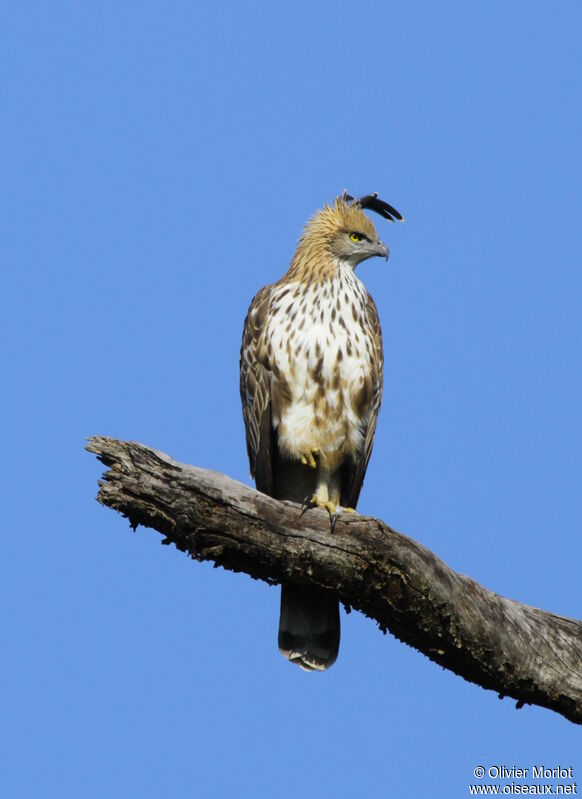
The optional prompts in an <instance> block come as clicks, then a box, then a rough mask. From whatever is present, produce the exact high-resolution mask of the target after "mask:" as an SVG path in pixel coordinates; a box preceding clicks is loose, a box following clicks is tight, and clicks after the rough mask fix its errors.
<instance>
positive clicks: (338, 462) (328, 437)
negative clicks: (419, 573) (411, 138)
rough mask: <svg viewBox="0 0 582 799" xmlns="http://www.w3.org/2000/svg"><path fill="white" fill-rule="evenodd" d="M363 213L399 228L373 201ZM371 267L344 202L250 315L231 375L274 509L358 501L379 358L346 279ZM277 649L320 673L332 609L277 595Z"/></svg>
mask: <svg viewBox="0 0 582 799" xmlns="http://www.w3.org/2000/svg"><path fill="white" fill-rule="evenodd" d="M366 203H367V206H368V207H370V208H371V209H372V210H376V211H378V213H382V215H384V216H385V217H386V218H391V217H392V216H395V218H401V217H400V215H399V214H398V212H397V211H395V209H393V208H391V206H388V205H387V204H386V203H383V201H381V200H378V199H377V198H376V196H375V195H368V196H367V197H366V198H362V204H364V205H366ZM374 205H375V206H376V207H373V206H374ZM380 206H381V207H382V208H386V209H390V210H389V211H385V212H383V211H381V210H379V208H380ZM387 214H388V216H387ZM373 255H382V256H385V257H386V258H387V257H388V250H387V248H386V247H385V245H384V244H382V242H380V241H379V239H378V234H377V233H376V229H375V227H374V225H373V223H372V221H371V220H370V219H369V217H367V216H366V214H365V213H363V210H362V207H361V204H360V202H359V201H357V200H356V201H353V200H352V199H351V198H350V197H349V195H347V194H346V193H344V195H342V196H341V197H338V198H337V199H336V200H335V202H334V204H333V205H331V206H324V208H322V209H321V210H320V211H318V212H317V213H316V214H315V216H314V217H313V218H312V219H311V220H310V221H309V222H308V223H307V225H306V227H305V229H304V232H303V234H302V236H301V238H300V241H299V244H298V246H297V249H296V252H295V254H294V256H293V258H292V260H291V264H290V266H289V269H288V270H287V272H286V273H285V275H283V277H282V278H281V279H280V280H279V281H278V282H277V283H273V284H272V285H269V286H265V287H264V288H262V289H261V290H260V291H259V292H258V293H257V294H256V296H255V297H254V299H253V301H252V303H251V306H250V308H249V311H248V314H247V318H246V320H245V325H244V331H243V341H242V348H241V363H240V365H241V383H240V387H241V399H242V405H243V416H244V422H245V430H246V440H247V449H248V454H249V461H250V467H251V474H252V475H253V476H254V478H255V481H256V485H257V488H258V489H259V490H260V491H263V492H265V493H267V494H269V495H271V496H274V497H276V498H278V499H291V500H294V501H296V502H302V501H303V500H304V499H305V497H307V496H311V495H314V496H315V497H317V504H323V503H332V504H333V505H341V506H344V507H351V508H355V506H356V503H357V501H358V497H359V494H360V490H361V487H362V483H363V480H364V475H365V472H366V467H367V465H368V461H369V459H370V454H371V451H372V442H373V438H374V432H375V429H376V421H377V417H378V410H379V407H380V401H381V396H382V379H383V356H382V333H381V329H380V323H379V320H378V313H377V310H376V306H375V304H374V301H373V299H372V297H371V296H370V295H369V294H368V292H367V291H366V289H365V288H364V286H363V284H362V283H361V282H360V281H359V280H358V279H357V277H356V276H355V273H354V269H355V267H356V266H357V264H358V263H359V262H361V261H362V260H365V259H366V258H369V257H371V256H373ZM310 464H311V465H310ZM299 617H300V618H299ZM298 619H299V621H298ZM288 628H290V629H288ZM282 636H283V639H285V642H286V643H283V644H282V643H281V642H282ZM291 639H292V640H291ZM289 640H291V643H289ZM279 643H280V648H281V649H282V651H283V652H284V654H286V656H287V657H289V658H290V659H291V660H293V661H294V662H297V663H298V664H299V665H300V666H302V667H303V668H306V669H313V668H315V669H324V668H327V667H328V666H329V665H331V664H332V663H333V662H334V660H335V657H336V655H337V647H338V645H339V612H338V603H337V600H336V599H335V598H334V597H330V596H329V595H327V594H322V592H317V591H314V590H313V589H309V590H307V589H306V588H304V587H297V586H294V587H291V586H284V587H283V595H282V610H281V626H280V636H279Z"/></svg>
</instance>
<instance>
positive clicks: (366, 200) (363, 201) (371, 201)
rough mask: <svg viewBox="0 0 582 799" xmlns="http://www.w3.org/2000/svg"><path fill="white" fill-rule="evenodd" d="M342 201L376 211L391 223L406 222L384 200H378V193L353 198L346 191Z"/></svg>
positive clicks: (345, 190)
mask: <svg viewBox="0 0 582 799" xmlns="http://www.w3.org/2000/svg"><path fill="white" fill-rule="evenodd" d="M341 199H342V200H343V201H344V202H345V203H346V205H359V206H360V208H362V209H363V208H369V209H370V211H375V213H377V214H380V216H383V217H384V219H388V220H390V222H395V221H396V220H398V221H399V222H404V217H403V216H402V214H401V213H400V212H399V211H397V210H396V208H393V207H392V206H391V205H389V204H388V203H387V202H384V200H380V199H379V198H378V193H377V192H374V193H373V194H366V195H365V196H364V197H358V198H355V197H352V195H351V194H348V190H347V189H344V192H343V194H342V195H341Z"/></svg>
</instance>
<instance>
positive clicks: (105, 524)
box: [0, 1, 582, 799]
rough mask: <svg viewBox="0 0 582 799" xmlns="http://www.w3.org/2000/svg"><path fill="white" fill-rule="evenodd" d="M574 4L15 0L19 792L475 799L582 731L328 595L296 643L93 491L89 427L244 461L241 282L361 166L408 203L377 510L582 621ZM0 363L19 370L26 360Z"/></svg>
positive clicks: (1, 197)
mask: <svg viewBox="0 0 582 799" xmlns="http://www.w3.org/2000/svg"><path fill="white" fill-rule="evenodd" d="M581 24H582V12H581V11H580V6H579V4H578V3H575V2H562V3H559V4H553V5H550V4H542V3H525V2H516V3H502V2H490V3H487V4H484V3H464V2H456V1H455V2H448V3H445V4H436V3H429V2H411V3H406V4H401V3H392V2H388V3H379V2H376V3H368V4H349V3H345V2H335V3H331V2H319V3H315V4H310V3H309V4H308V3H305V2H298V3H295V4H292V5H291V7H289V8H287V9H286V10H283V9H281V8H278V7H277V8H276V7H274V6H273V4H267V3H263V4H261V3H254V2H250V3H245V4H235V3H232V2H226V3H218V4H208V3H205V4H197V3H185V2H179V1H178V2H174V3H170V4H167V3H165V4H162V3H152V2H140V3H136V2H121V3H120V2H116V3H112V2H103V3H99V4H93V3H67V2H64V3H57V4H55V3H51V4H48V3H47V4H44V3H36V4H34V3H27V2H20V3H15V2H7V3H4V4H3V7H2V10H1V11H0V37H1V39H2V42H1V48H0V51H1V52H2V57H1V58H2V84H3V87H2V100H1V109H2V112H1V113H2V116H3V119H2V139H3V147H2V157H1V180H2V192H1V193H0V203H1V206H2V207H1V208H0V214H1V218H2V220H3V224H2V234H1V237H0V248H1V249H0V254H1V260H2V264H3V279H2V283H3V289H2V306H3V309H2V315H1V322H0V324H1V325H2V338H1V340H2V348H3V350H4V357H3V360H4V364H5V369H6V372H7V380H6V382H5V385H4V389H3V391H2V400H1V402H2V407H3V413H2V416H3V419H4V447H3V449H4V458H3V459H2V460H3V468H2V472H3V476H2V484H3V488H4V525H3V526H4V537H3V542H4V543H3V547H4V553H3V558H2V566H1V567H0V568H1V570H2V576H1V585H2V589H1V590H2V595H3V601H2V610H1V611H0V612H1V613H2V620H1V623H2V630H3V638H4V645H3V647H2V650H3V652H2V654H1V655H0V668H1V671H2V674H3V685H4V690H3V692H2V693H3V699H2V705H3V708H2V714H1V718H2V722H1V723H2V726H3V727H4V730H3V739H4V742H3V745H2V748H1V755H0V758H1V759H2V760H4V761H5V762H4V763H3V764H2V765H1V768H0V787H1V788H2V795H3V796H7V797H40V796H42V797H44V798H46V797H59V799H62V797H69V796H70V797H81V796H82V797H99V798H100V799H102V797H113V798H115V797H133V796H136V797H138V796H139V797H142V798H146V797H159V796H172V797H173V796H176V797H178V796H179V797H183V796H195V797H204V799H213V798H214V797H231V796H249V797H251V796H252V797H253V798H254V799H261V797H271V796H273V795H275V796H280V797H283V799H286V797H295V796H297V795H313V796H323V797H327V796H329V797H337V799H340V798H343V797H346V798H347V797H354V796H361V795H370V796H373V797H375V796H378V797H384V796H406V795H413V796H424V795H426V796H436V797H440V796H442V797H452V796H465V795H468V794H467V785H468V784H469V783H470V782H474V781H475V780H474V778H472V772H473V769H474V768H475V767H476V766H477V765H480V764H481V765H484V766H485V767H488V766H489V765H492V764H502V765H505V766H507V767H511V766H516V767H531V766H532V765H533V764H544V765H546V766H548V767H552V766H555V765H558V764H561V765H562V766H572V767H573V769H574V776H575V777H578V779H579V781H580V783H582V754H581V752H582V746H581V743H580V730H579V729H578V728H577V727H575V726H574V725H572V724H570V723H569V722H567V721H566V720H564V719H563V718H561V717H559V716H557V715H556V714H553V713H551V712H549V711H547V710H542V709H539V708H532V707H525V708H523V709H522V710H520V711H516V710H515V707H514V702H513V701H511V700H508V699H506V700H503V701H500V700H499V699H498V698H497V696H496V695H495V694H494V693H491V692H485V691H484V690H483V689H481V688H479V687H477V686H474V685H470V684H468V683H466V682H464V681H463V680H462V679H460V678H458V677H456V676H454V675H452V674H451V673H449V672H446V671H443V670H442V669H441V668H439V667H438V666H436V665H435V664H433V663H431V662H430V661H428V660H427V659H426V658H425V657H424V656H423V655H420V654H419V653H417V652H416V651H413V650H412V649H410V648H408V647H406V646H404V645H403V644H401V643H399V642H398V641H395V640H394V639H393V638H392V637H391V636H390V635H386V636H383V635H382V634H381V633H380V632H379V631H378V629H377V628H376V626H375V625H374V624H373V623H372V622H371V621H370V620H367V619H365V618H363V617H362V616H361V615H359V614H357V613H352V614H350V615H349V616H347V617H346V616H345V615H343V617H342V624H343V631H342V636H343V637H342V646H341V651H340V657H339V659H338V662H337V664H336V665H335V666H334V667H333V668H332V669H331V670H330V671H329V672H327V673H326V674H323V675H318V674H305V673H303V672H300V670H299V669H296V668H293V667H292V666H290V665H289V664H288V663H287V662H286V661H285V660H284V659H283V658H281V657H280V656H279V654H278V653H277V646H276V630H277V613H278V601H279V592H278V589H276V588H269V587H267V586H266V585H265V584H262V583H258V582H254V581H251V580H250V579H249V578H248V577H246V576H245V575H232V574H230V573H226V572H224V571H222V570H218V569H216V570H215V569H212V568H211V566H209V565H200V564H196V563H194V562H192V561H189V560H188V559H187V558H186V557H185V556H184V555H183V554H181V553H179V552H177V551H176V550H175V549H173V548H168V547H161V546H160V537H159V535H158V534H156V533H154V532H152V531H150V530H144V529H141V528H140V529H139V530H138V532H137V533H136V534H133V533H132V532H131V531H130V529H129V526H128V524H127V522H126V521H124V520H123V519H121V517H119V516H117V515H115V514H114V513H112V512H111V511H108V510H105V509H103V508H101V507H100V506H98V505H97V503H96V502H95V500H94V496H95V493H96V489H97V479H98V478H99V476H100V473H101V469H100V466H99V464H98V463H97V462H96V460H95V458H94V457H93V456H90V455H88V454H87V453H85V452H84V450H83V447H84V443H85V437H86V436H89V435H91V434H96V433H99V434H105V435H112V436H115V437H118V438H122V439H133V440H138V441H141V442H143V443H146V444H149V445H151V446H154V447H156V448H158V449H161V450H164V451H166V452H168V453H169V454H171V455H172V456H173V457H175V458H178V459H180V460H183V461H186V462H189V463H193V464H196V465H199V466H204V467H208V468H211V469H216V470H219V471H222V472H225V473H226V474H228V475H230V476H232V477H234V478H236V479H238V480H242V481H244V482H247V483H249V482H250V480H249V477H248V464H247V461H246V452H245V445H244V435H243V425H242V418H241V413H240V405H239V398H238V350H239V346H240V335H241V330H242V323H243V319H244V316H245V313H246V310H247V307H248V303H249V302H250V299H251V297H252V296H253V294H254V292H255V291H256V290H257V289H258V288H260V287H261V286H262V285H263V284H265V283H267V282H271V281H273V280H276V279H278V278H279V277H280V275H281V274H282V273H283V272H284V271H285V269H286V266H287V263H288V261H289V258H290V257H291V255H292V252H293V249H294V246H295V243H296V241H297V238H298V235H299V233H300V230H301V227H302V225H303V224H304V222H305V221H306V220H307V218H308V217H309V216H310V215H311V214H312V213H313V212H314V211H315V210H316V209H317V208H318V207H319V206H321V205H322V204H323V203H324V202H326V201H330V200H332V199H333V198H334V196H335V195H336V194H338V193H339V192H341V191H342V190H343V189H344V188H345V187H348V188H349V189H350V191H352V192H354V193H367V192H369V191H378V192H380V194H381V196H383V197H385V198H386V199H387V200H388V201H389V202H391V203H392V204H394V205H395V206H396V207H397V208H398V209H399V210H400V211H402V213H403V214H404V215H405V217H406V223H405V224H404V225H399V226H396V225H392V226H391V225H389V224H388V223H384V222H382V221H381V220H379V219H378V220H376V221H377V225H378V229H379V232H380V234H381V236H382V237H383V238H384V240H385V241H386V242H387V243H388V245H389V247H390V249H391V260H390V262H389V264H388V265H387V266H386V265H385V263H384V262H383V261H379V260H375V261H369V262H367V263H365V264H363V265H362V266H361V267H360V268H359V272H358V273H359V276H360V277H361V278H362V279H363V280H364V282H365V283H366V285H367V287H368V289H369V290H370V291H371V293H372V294H373V296H374V297H375V299H376V303H377V305H378V308H379V312H380V316H381V320H382V325H383V331H384V346H385V356H386V384H385V395H384V403H383V407H382V411H381V416H380V422H379V425H378V431H377V435H376V443H375V449H374V454H373V456H372V460H371V463H370V467H369V470H368V476H367V479H366V483H365V488H364V491H363V493H362V497H361V501H360V509H361V510H362V511H363V512H365V513H370V514H373V515H377V516H380V517H381V518H383V519H384V520H385V521H387V522H388V523H389V524H391V525H392V526H394V527H396V528H397V529H399V530H401V531H403V532H405V533H407V534H408V535H410V536H413V537H414V538H417V539H418V540H419V541H421V542H422V543H423V544H424V545H426V546H428V547H429V548H431V549H432V550H434V551H435V552H436V553H437V554H438V555H439V556H440V557H442V558H443V559H444V560H445V561H446V562H447V563H448V564H449V565H450V566H452V567H453V568H455V569H456V570H458V571H460V572H463V573H465V574H469V575H471V576H472V577H473V578H474V579H476V580H478V581H479V582H481V583H483V584H484V585H486V586H487V587H489V588H491V589H493V590H494V591H497V592H499V593H501V594H503V595H506V596H509V597H512V598H515V599H518V600H521V601H523V602H527V603H530V604H533V605H536V606H538V607H542V608H545V609H547V610H551V611H554V612H556V613H560V614H563V615H566V616H572V617H576V618H580V617H582V600H581V596H580V568H579V564H580V560H581V558H582V543H581V539H580V522H581V515H582V514H581V506H580V480H581V477H582V459H581V454H580V453H581V447H580V443H581V433H582V429H581V428H582V424H581V412H580V408H581V394H582V391H581V389H582V380H581V377H580V362H581V355H582V352H581V350H582V336H581V333H582V323H581V317H580V307H581V303H582V278H581V275H580V251H581V245H582V241H581V236H580V217H581V214H582V203H581V190H580V186H581V183H582V175H581V166H580V142H581V141H582V116H581V114H580V89H581V87H580V67H581V65H580V45H579V31H580V26H581ZM6 367H7V368H6Z"/></svg>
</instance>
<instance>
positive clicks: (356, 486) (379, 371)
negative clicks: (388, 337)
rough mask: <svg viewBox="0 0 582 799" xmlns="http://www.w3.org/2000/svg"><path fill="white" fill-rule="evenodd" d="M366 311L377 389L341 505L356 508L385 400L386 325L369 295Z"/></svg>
mask: <svg viewBox="0 0 582 799" xmlns="http://www.w3.org/2000/svg"><path fill="white" fill-rule="evenodd" d="M366 311H367V313H366V316H367V319H366V323H367V325H368V327H369V330H370V332H371V336H372V342H373V359H374V363H373V372H374V373H373V375H372V381H373V389H372V397H371V400H370V405H369V411H368V418H367V424H366V428H365V431H364V443H363V446H362V449H361V451H360V452H359V453H358V455H357V456H356V457H355V458H353V459H352V460H350V461H348V462H347V463H345V464H344V466H343V469H342V486H341V504H342V505H343V506H344V507H346V508H355V507H356V505H357V502H358V497H359V496H360V491H361V490H362V486H363V484H364V476H365V474H366V469H367V468H368V461H369V460H370V455H371V454H372V445H373V443H374V433H375V432H376V423H377V421H378V412H379V410H380V403H381V402H382V385H383V381H384V354H383V351H382V328H381V327H380V320H379V318H378V310H377V308H376V304H375V302H374V300H373V299H372V297H371V296H370V295H369V294H368V302H367V306H366Z"/></svg>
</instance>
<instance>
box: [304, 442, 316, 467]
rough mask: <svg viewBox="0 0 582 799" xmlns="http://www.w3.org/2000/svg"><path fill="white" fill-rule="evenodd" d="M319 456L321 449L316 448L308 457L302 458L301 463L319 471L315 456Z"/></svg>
mask: <svg viewBox="0 0 582 799" xmlns="http://www.w3.org/2000/svg"><path fill="white" fill-rule="evenodd" d="M316 455H319V449H318V448H317V447H315V449H312V450H311V451H310V452H308V453H307V454H306V455H302V456H301V463H303V464H305V466H309V467H310V468H311V469H317V461H316V460H315V456H316Z"/></svg>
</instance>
